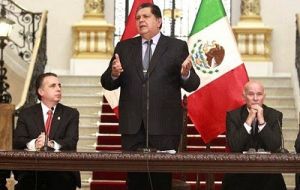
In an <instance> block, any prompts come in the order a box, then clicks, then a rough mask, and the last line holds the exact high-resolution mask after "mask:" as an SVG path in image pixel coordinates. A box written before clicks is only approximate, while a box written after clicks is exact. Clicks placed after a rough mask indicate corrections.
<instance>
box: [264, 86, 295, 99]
mask: <svg viewBox="0 0 300 190" xmlns="http://www.w3.org/2000/svg"><path fill="white" fill-rule="evenodd" d="M293 92H294V90H293V88H292V87H291V86H271V87H265V93H266V97H268V96H278V95H280V96H289V95H291V94H293Z"/></svg>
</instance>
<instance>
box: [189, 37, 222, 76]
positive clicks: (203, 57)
mask: <svg viewBox="0 0 300 190" xmlns="http://www.w3.org/2000/svg"><path fill="white" fill-rule="evenodd" d="M191 53H192V60H193V65H194V67H195V68H196V69H197V70H199V71H201V72H202V73H208V74H213V73H214V72H219V70H218V66H220V65H221V64H222V61H223V59H224V56H225V49H224V48H223V46H221V45H220V44H219V43H218V42H216V41H211V42H203V41H202V40H198V41H197V42H196V43H195V44H194V45H193V48H192V50H191Z"/></svg>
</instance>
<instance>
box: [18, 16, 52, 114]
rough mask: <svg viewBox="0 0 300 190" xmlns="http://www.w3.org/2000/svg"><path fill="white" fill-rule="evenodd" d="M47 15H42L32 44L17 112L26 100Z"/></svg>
mask: <svg viewBox="0 0 300 190" xmlns="http://www.w3.org/2000/svg"><path fill="white" fill-rule="evenodd" d="M47 14H48V11H44V12H43V13H42V17H41V22H40V26H39V30H38V31H37V36H36V40H35V42H34V44H35V45H34V47H33V52H32V59H31V61H30V64H29V67H28V72H27V75H26V79H25V83H24V88H23V91H22V96H21V100H20V102H19V103H18V104H17V105H16V110H18V109H20V108H21V107H22V106H24V104H25V102H26V99H27V95H28V91H29V87H30V83H31V79H32V74H33V72H34V68H35V64H36V60H37V56H38V50H39V47H40V44H41V41H42V36H43V33H44V32H46V31H44V28H45V26H46V22H47Z"/></svg>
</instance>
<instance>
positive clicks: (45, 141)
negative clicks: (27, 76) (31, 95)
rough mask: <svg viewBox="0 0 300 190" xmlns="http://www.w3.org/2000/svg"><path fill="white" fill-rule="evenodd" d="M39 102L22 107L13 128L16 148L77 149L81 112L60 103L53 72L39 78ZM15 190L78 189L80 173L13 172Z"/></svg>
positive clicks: (57, 83) (56, 79) (59, 94)
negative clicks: (15, 182) (15, 181)
mask: <svg viewBox="0 0 300 190" xmlns="http://www.w3.org/2000/svg"><path fill="white" fill-rule="evenodd" d="M36 93H37V96H38V98H39V99H40V100H41V102H40V103H39V104H36V105H33V106H31V107H28V108H25V109H23V110H22V111H21V112H20V114H19V118H18V121H17V127H16V129H15V131H14V138H13V148H14V149H20V150H24V149H28V150H33V151H38V150H41V149H43V148H45V147H46V146H48V147H49V148H51V149H55V150H61V151H64V150H76V146H77V141H78V123H79V112H78V111H77V110H76V109H73V108H70V107H67V106H64V105H62V104H60V103H59V101H60V100H61V84H60V82H59V80H58V78H57V75H56V74H54V73H44V74H42V75H40V76H39V77H38V78H37V81H36ZM14 174H15V178H16V180H17V181H18V183H17V184H16V187H15V189H16V190H33V189H38V190H53V189H55V190H75V189H76V186H78V187H80V186H81V182H80V174H79V172H67V171H66V172H57V171H45V172H34V171H14Z"/></svg>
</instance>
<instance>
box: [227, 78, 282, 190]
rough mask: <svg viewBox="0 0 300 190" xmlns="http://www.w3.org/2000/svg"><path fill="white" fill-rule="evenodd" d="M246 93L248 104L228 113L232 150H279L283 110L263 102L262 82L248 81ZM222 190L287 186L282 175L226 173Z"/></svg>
mask: <svg viewBox="0 0 300 190" xmlns="http://www.w3.org/2000/svg"><path fill="white" fill-rule="evenodd" d="M243 96H244V99H245V102H246V104H245V105H243V106H242V107H240V108H238V109H236V110H233V111H230V112H227V115H226V129H227V132H226V138H227V143H228V146H229V148H230V150H231V151H232V152H243V151H248V150H249V149H253V150H254V151H257V150H259V149H261V150H262V149H263V150H264V151H269V152H277V151H278V150H279V149H280V148H281V142H282V141H281V138H282V134H281V133H282V132H281V124H282V113H281V112H279V111H277V110H275V109H273V108H270V107H267V106H266V105H264V104H263V102H264V98H265V91H264V87H263V85H262V84H261V83H259V82H255V81H250V82H248V83H247V84H246V85H245V87H244V92H243ZM222 190H286V185H285V182H284V180H283V177H282V175H281V174H261V173H260V174H259V173H257V174H256V173H253V174H225V176H224V179H223V182H222Z"/></svg>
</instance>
